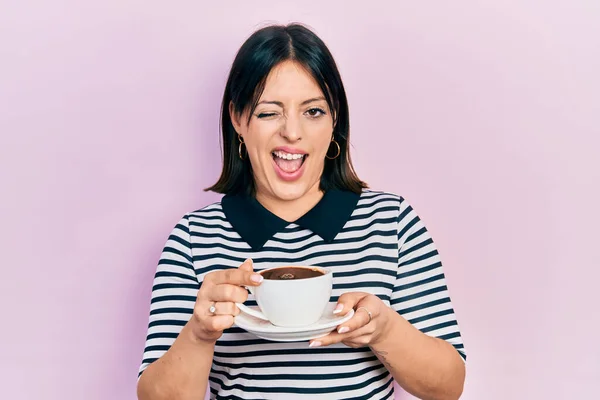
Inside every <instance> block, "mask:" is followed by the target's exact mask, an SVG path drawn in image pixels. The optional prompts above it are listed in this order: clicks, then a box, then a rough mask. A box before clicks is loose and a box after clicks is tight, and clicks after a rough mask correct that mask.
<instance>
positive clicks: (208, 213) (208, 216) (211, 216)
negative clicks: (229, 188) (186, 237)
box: [178, 201, 227, 231]
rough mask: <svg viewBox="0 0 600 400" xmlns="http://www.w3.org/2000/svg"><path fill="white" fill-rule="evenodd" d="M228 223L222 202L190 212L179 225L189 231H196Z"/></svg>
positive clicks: (182, 218)
mask: <svg viewBox="0 0 600 400" xmlns="http://www.w3.org/2000/svg"><path fill="white" fill-rule="evenodd" d="M224 221H227V218H226V217H225V213H224V212H223V207H222V206H221V202H220V201H218V202H214V203H211V204H208V205H206V206H204V207H202V208H200V209H196V210H194V211H190V212H188V213H186V214H185V215H183V216H182V217H181V219H180V221H179V223H178V225H182V226H183V227H184V228H186V229H187V230H188V231H196V230H198V229H202V228H211V227H213V226H215V225H223V222H224Z"/></svg>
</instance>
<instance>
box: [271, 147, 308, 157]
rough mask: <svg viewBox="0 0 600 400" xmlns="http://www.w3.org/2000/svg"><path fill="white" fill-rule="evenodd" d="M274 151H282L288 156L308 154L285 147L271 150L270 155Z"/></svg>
mask: <svg viewBox="0 0 600 400" xmlns="http://www.w3.org/2000/svg"><path fill="white" fill-rule="evenodd" d="M275 151H283V152H285V153H288V154H302V155H304V154H308V153H307V152H305V151H303V150H300V149H295V148H293V147H287V146H280V147H275V148H274V149H273V150H271V153H273V152H275Z"/></svg>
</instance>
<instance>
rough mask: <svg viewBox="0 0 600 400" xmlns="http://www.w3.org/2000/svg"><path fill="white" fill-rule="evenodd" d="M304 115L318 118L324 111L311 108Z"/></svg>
mask: <svg viewBox="0 0 600 400" xmlns="http://www.w3.org/2000/svg"><path fill="white" fill-rule="evenodd" d="M306 113H307V114H308V116H309V117H311V118H319V117H320V116H322V115H325V111H323V110H322V109H320V108H318V107H313V108H311V109H309V110H307V111H306Z"/></svg>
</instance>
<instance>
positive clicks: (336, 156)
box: [325, 139, 342, 160]
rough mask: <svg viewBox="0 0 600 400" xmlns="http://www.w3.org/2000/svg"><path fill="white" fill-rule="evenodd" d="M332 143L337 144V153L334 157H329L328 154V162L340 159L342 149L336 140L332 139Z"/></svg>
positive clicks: (326, 156)
mask: <svg viewBox="0 0 600 400" xmlns="http://www.w3.org/2000/svg"><path fill="white" fill-rule="evenodd" d="M331 143H333V144H335V146H336V147H337V153H336V155H335V156H333V157H329V156H328V155H327V154H325V158H327V159H328V160H335V159H336V158H338V157H339V156H340V153H341V152H342V149H341V148H340V144H339V143H338V142H336V141H335V139H331ZM327 152H328V153H329V149H327Z"/></svg>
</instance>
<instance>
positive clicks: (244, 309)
mask: <svg viewBox="0 0 600 400" xmlns="http://www.w3.org/2000/svg"><path fill="white" fill-rule="evenodd" d="M235 305H236V306H237V307H238V308H239V309H240V311H241V312H243V313H246V314H248V315H251V316H253V317H255V318H258V319H262V320H264V321H268V320H269V318H267V317H266V316H265V314H263V313H261V312H260V311H258V310H254V309H252V308H250V307H248V306H245V305H243V304H242V303H235Z"/></svg>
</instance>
